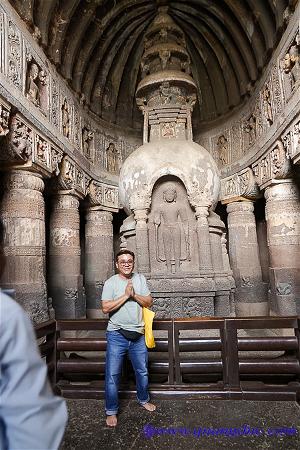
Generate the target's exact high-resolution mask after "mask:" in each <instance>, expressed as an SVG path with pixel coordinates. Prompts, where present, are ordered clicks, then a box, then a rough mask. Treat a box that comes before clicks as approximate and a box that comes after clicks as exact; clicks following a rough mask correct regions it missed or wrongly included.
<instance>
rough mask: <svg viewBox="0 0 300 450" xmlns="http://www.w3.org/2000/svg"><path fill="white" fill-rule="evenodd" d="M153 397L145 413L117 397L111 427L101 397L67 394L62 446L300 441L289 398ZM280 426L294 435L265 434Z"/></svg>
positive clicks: (259, 446) (290, 449) (279, 444)
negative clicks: (151, 410) (206, 430)
mask: <svg viewBox="0 0 300 450" xmlns="http://www.w3.org/2000/svg"><path fill="white" fill-rule="evenodd" d="M153 401H154V402H155V404H156V405H157V410H156V411H155V412H154V413H149V412H148V411H145V410H144V409H142V408H141V407H140V406H139V405H138V404H137V403H136V402H135V401H133V400H131V401H126V400H122V401H121V409H120V414H119V423H118V426H117V427H116V428H115V429H110V428H109V427H107V426H106V425H105V414H104V402H103V401H101V400H67V404H68V410H69V423H68V426H67V430H66V434H65V437H64V441H63V443H62V446H61V450H71V449H74V450H84V449H86V448H89V449H91V450H93V449H95V450H96V449H97V450H98V449H99V448H105V449H123V448H124V449H125V448H126V449H137V448H145V449H165V448H172V449H173V448H176V449H177V448H178V449H191V448H197V449H198V448H199V449H204V448H205V449H221V448H224V449H226V450H227V449H237V450H243V449H245V450H250V449H253V450H265V449H269V450H277V449H279V448H280V449H287V450H296V449H297V448H299V445H300V438H299V433H300V427H299V423H300V409H299V405H297V404H296V403H294V402H276V401H269V402H258V401H222V400H215V401H208V400H178V399H177V400H155V399H154V400H153ZM245 425H246V427H245V428H244V426H245ZM247 425H248V426H249V427H250V429H251V430H252V434H248V435H247V434H246V432H247V430H249V428H247ZM282 427H289V428H290V430H291V433H294V435H293V434H292V435H288V431H286V433H287V434H284V433H283V432H282V433H281V434H280V432H279V431H278V434H277V435H276V434H273V435H268V433H275V431H274V430H276V429H279V428H282ZM200 428H202V429H203V428H209V429H210V428H212V429H214V430H216V429H218V430H220V429H221V428H239V429H241V433H242V434H244V435H240V436H239V435H235V436H224V435H223V436H222V435H221V436H212V435H210V436H208V435H203V436H202V434H201V433H202V430H200ZM170 429H173V431H171V430H170ZM184 429H186V433H187V434H185V431H184ZM255 429H257V430H258V431H257V433H258V435H255ZM180 430H181V431H180ZM259 430H261V432H260V431H259ZM268 430H270V431H269V432H268ZM194 431H195V434H194ZM236 434H238V431H237V432H236Z"/></svg>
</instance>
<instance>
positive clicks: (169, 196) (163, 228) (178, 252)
mask: <svg viewBox="0 0 300 450" xmlns="http://www.w3.org/2000/svg"><path fill="white" fill-rule="evenodd" d="M176 198H177V191H176V187H175V185H174V184H169V185H167V187H166V189H165V190H164V191H163V202H161V204H160V205H158V209H157V210H156V211H155V214H154V218H153V222H154V226H155V246H156V259H157V261H166V265H167V270H168V272H169V273H172V266H174V267H175V272H179V271H180V261H181V260H188V261H189V260H190V248H189V224H188V218H187V217H188V216H187V211H186V209H185V207H184V206H182V205H178V204H177V203H176ZM160 242H162V243H163V256H161V254H160V248H159V243H160Z"/></svg>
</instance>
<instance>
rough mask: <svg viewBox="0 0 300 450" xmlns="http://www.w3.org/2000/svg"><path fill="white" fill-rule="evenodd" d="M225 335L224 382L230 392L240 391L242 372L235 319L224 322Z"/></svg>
mask: <svg viewBox="0 0 300 450" xmlns="http://www.w3.org/2000/svg"><path fill="white" fill-rule="evenodd" d="M224 322H225V323H224V334H225V336H224V337H225V342H224V343H225V349H224V351H225V366H224V367H223V373H224V380H225V383H226V385H227V386H226V387H228V388H229V389H230V390H235V391H236V390H240V389H241V385H240V371H239V354H238V340H237V329H236V323H235V319H225V320H224Z"/></svg>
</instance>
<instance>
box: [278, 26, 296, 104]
mask: <svg viewBox="0 0 300 450" xmlns="http://www.w3.org/2000/svg"><path fill="white" fill-rule="evenodd" d="M280 67H281V70H282V73H283V81H284V90H285V97H286V99H287V100H288V99H289V97H290V95H291V93H292V92H293V91H294V90H296V89H297V88H298V86H299V83H300V32H298V33H297V35H296V36H295V38H294V39H293V41H292V42H291V44H290V46H289V48H288V49H287V51H286V53H285V55H284V57H283V59H282V60H281V62H280Z"/></svg>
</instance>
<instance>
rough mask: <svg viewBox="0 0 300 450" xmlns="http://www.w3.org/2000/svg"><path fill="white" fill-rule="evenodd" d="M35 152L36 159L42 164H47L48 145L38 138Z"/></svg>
mask: <svg viewBox="0 0 300 450" xmlns="http://www.w3.org/2000/svg"><path fill="white" fill-rule="evenodd" d="M36 152H37V159H38V160H39V161H41V162H42V163H44V164H47V159H48V158H47V156H48V152H49V147H48V143H47V142H46V141H44V140H43V139H41V138H40V137H39V136H37V137H36Z"/></svg>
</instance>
